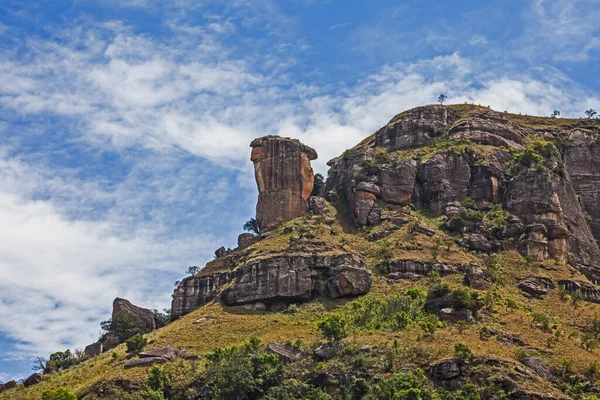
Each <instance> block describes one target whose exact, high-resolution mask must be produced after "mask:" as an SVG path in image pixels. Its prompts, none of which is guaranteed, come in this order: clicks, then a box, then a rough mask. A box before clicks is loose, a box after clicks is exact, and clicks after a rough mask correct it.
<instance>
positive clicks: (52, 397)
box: [42, 387, 77, 400]
mask: <svg viewBox="0 0 600 400" xmlns="http://www.w3.org/2000/svg"><path fill="white" fill-rule="evenodd" d="M42 400H77V396H75V394H74V393H73V392H71V391H70V390H69V389H67V388H64V387H61V388H58V389H56V390H45V391H44V392H43V393H42Z"/></svg>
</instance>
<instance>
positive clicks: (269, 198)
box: [250, 136, 317, 229]
mask: <svg viewBox="0 0 600 400" xmlns="http://www.w3.org/2000/svg"><path fill="white" fill-rule="evenodd" d="M250 146H251V147H252V155H251V158H250V159H251V161H252V162H253V163H254V172H255V177H256V183H257V185H258V192H259V195H258V204H257V206H256V219H258V220H259V221H260V223H261V227H262V228H263V229H269V228H272V227H273V226H275V225H277V224H278V223H280V222H284V221H289V220H291V219H293V218H296V217H299V216H301V215H304V214H305V213H306V212H307V211H308V203H307V201H308V198H309V197H310V194H311V192H312V189H313V185H314V174H313V170H312V168H311V166H310V161H311V160H314V159H316V158H317V152H316V151H315V150H314V149H312V148H310V147H308V146H306V145H304V144H302V143H300V142H299V141H298V140H294V139H289V138H282V137H279V136H265V137H263V138H260V139H256V140H254V141H253V142H252V143H251V144H250Z"/></svg>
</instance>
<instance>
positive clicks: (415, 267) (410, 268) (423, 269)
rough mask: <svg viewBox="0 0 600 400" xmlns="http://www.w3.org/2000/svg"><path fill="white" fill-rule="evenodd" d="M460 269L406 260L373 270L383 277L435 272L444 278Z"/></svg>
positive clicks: (420, 274) (385, 263) (455, 266)
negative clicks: (394, 274) (397, 274)
mask: <svg viewBox="0 0 600 400" xmlns="http://www.w3.org/2000/svg"><path fill="white" fill-rule="evenodd" d="M461 268H463V266H462V265H447V264H441V263H431V262H427V261H417V260H407V259H396V260H391V261H386V262H384V263H381V264H378V265H377V266H375V269H376V270H377V271H379V272H380V273H382V274H384V275H389V274H392V273H400V274H405V275H408V274H410V276H426V275H427V274H429V273H430V272H431V271H436V272H438V273H439V274H440V275H441V276H446V275H450V274H455V273H457V272H459V270H460V269H461Z"/></svg>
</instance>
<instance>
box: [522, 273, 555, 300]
mask: <svg viewBox="0 0 600 400" xmlns="http://www.w3.org/2000/svg"><path fill="white" fill-rule="evenodd" d="M554 288H555V285H554V283H552V280H551V279H548V278H544V277H539V276H530V277H528V278H525V279H524V280H522V281H521V282H520V283H519V289H521V290H522V291H523V292H525V293H526V294H527V295H528V296H529V297H535V298H541V297H543V296H544V295H545V294H547V293H548V291H549V290H550V289H554Z"/></svg>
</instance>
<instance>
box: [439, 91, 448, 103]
mask: <svg viewBox="0 0 600 400" xmlns="http://www.w3.org/2000/svg"><path fill="white" fill-rule="evenodd" d="M447 99H448V96H446V95H445V94H443V93H442V94H440V97H438V103H440V104H444V102H445V101H446V100H447Z"/></svg>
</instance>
